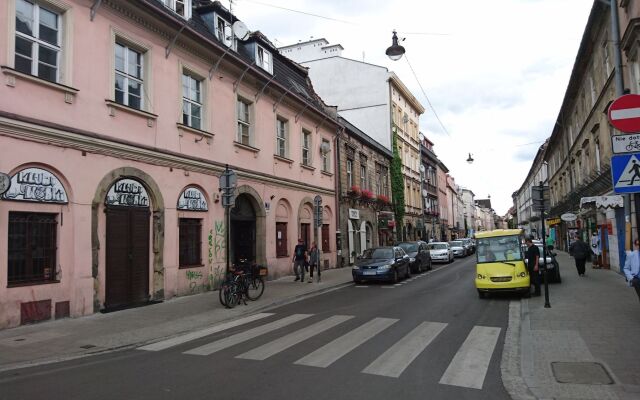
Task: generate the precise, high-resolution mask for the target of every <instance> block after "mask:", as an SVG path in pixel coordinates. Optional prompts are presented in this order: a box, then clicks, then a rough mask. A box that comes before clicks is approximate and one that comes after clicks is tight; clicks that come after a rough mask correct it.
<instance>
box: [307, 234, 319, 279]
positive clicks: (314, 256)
mask: <svg viewBox="0 0 640 400" xmlns="http://www.w3.org/2000/svg"><path fill="white" fill-rule="evenodd" d="M314 269H315V270H317V273H318V282H320V250H319V249H318V245H316V242H313V244H312V245H311V250H309V283H311V282H313V270H314Z"/></svg>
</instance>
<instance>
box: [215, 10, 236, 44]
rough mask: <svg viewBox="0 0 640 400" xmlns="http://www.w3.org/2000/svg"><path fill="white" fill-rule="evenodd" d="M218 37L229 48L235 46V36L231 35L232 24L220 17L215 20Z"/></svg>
mask: <svg viewBox="0 0 640 400" xmlns="http://www.w3.org/2000/svg"><path fill="white" fill-rule="evenodd" d="M214 21H215V29H216V37H217V38H218V40H219V41H221V42H222V43H224V44H225V45H226V46H227V47H231V45H232V44H233V34H232V33H231V24H230V23H229V21H227V20H225V19H224V18H222V17H221V16H219V15H216V18H215V20H214Z"/></svg>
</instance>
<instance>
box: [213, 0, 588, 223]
mask: <svg viewBox="0 0 640 400" xmlns="http://www.w3.org/2000/svg"><path fill="white" fill-rule="evenodd" d="M225 3H226V2H223V4H225ZM260 3H265V4H270V5H274V6H279V7H285V8H290V9H295V10H301V11H305V12H309V13H314V14H318V15H322V16H326V17H329V18H333V19H339V20H344V21H349V22H351V23H343V22H337V21H331V20H327V19H322V18H317V17H311V16H307V15H302V14H298V13H294V12H291V11H286V10H282V9H277V8H273V7H269V6H265V5H263V4H260ZM591 3H592V2H590V1H585V0H489V1H478V0H458V1H447V2H444V1H441V0H423V1H420V2H416V1H411V0H400V1H391V2H389V1H378V0H352V1H336V0H326V1H323V2H317V1H311V0H296V1H293V0H260V1H259V2H258V1H251V0H234V6H233V7H234V8H233V11H234V13H235V14H236V15H237V16H238V17H239V18H240V19H241V20H243V21H244V22H245V23H247V25H248V26H249V28H250V29H253V30H260V31H262V32H263V33H264V34H266V35H267V36H268V37H269V38H270V39H271V40H272V41H275V43H276V45H278V46H283V45H287V44H292V43H296V42H298V41H305V40H309V38H310V37H314V38H320V37H324V38H326V39H327V40H328V41H329V42H330V43H332V44H335V43H340V44H342V45H343V47H344V48H345V50H344V52H343V56H345V57H349V58H354V59H359V60H362V59H363V58H364V59H365V60H366V61H367V62H371V63H374V64H379V65H384V66H386V67H388V68H389V69H390V70H393V71H394V72H396V73H397V74H398V76H399V77H400V78H401V79H402V81H403V82H404V83H405V84H406V85H407V86H408V87H409V89H410V90H411V91H412V92H413V93H414V95H415V96H416V97H417V98H418V99H419V100H420V102H421V103H422V104H423V105H425V107H427V101H426V99H425V98H424V96H423V94H422V92H421V90H420V88H419V86H418V83H417V82H416V79H415V78H414V77H413V74H412V73H411V70H410V69H409V65H408V63H407V61H406V58H403V59H402V60H400V61H397V62H392V61H390V60H389V59H388V58H387V57H386V56H385V55H384V51H385V49H386V48H387V47H388V46H389V45H390V44H391V30H392V29H397V30H398V32H399V33H400V36H401V37H402V36H404V37H406V40H405V41H404V42H402V45H403V46H405V48H406V49H407V56H408V59H409V61H410V62H411V65H412V66H413V68H414V70H415V72H416V74H417V76H418V78H419V80H420V83H421V84H422V85H423V87H424V89H425V91H426V92H427V95H428V96H429V98H430V99H431V102H432V104H433V106H434V107H435V109H436V111H437V113H438V115H439V116H440V119H441V120H442V121H443V123H444V125H445V126H446V128H447V130H448V132H449V134H450V136H447V135H446V134H445V133H444V132H443V131H442V129H441V128H440V126H439V124H438V123H437V121H436V119H435V117H434V116H433V113H432V112H431V110H429V109H428V107H427V111H426V112H425V114H424V115H423V116H422V118H421V129H422V131H423V132H424V133H425V134H426V135H427V136H428V137H429V138H430V139H431V140H432V141H433V142H434V143H435V151H436V153H437V154H438V156H439V157H440V158H441V159H442V160H443V162H444V163H445V164H446V165H447V167H448V168H449V170H450V173H451V174H452V175H453V176H454V177H455V179H456V183H458V184H460V185H462V186H465V187H468V188H470V189H472V190H473V191H474V192H475V193H476V195H477V196H478V197H481V198H482V197H486V196H487V195H488V194H491V200H492V204H493V205H494V208H495V209H496V212H498V213H499V214H504V213H506V211H507V210H508V208H509V207H510V206H511V204H512V200H511V193H513V192H514V191H515V190H517V189H518V188H519V187H520V185H521V184H522V181H523V180H524V178H525V176H526V174H527V172H528V171H529V168H530V166H531V161H532V159H533V157H534V156H535V154H536V151H537V148H538V147H539V145H540V144H541V143H542V141H544V139H545V138H547V137H548V136H549V135H550V134H551V129H552V127H553V124H554V121H555V119H556V117H557V115H558V112H559V108H560V104H561V102H562V98H563V96H564V92H565V89H566V85H567V82H568V78H569V74H570V73H571V68H572V66H573V62H574V59H575V55H576V53H577V49H578V46H579V43H580V39H581V37H582V33H583V30H584V26H585V24H586V22H587V18H588V15H589V11H590V9H591ZM420 32H423V33H424V32H426V33H440V34H446V35H418V34H414V33H420ZM276 40H277V41H276ZM536 141H537V142H540V143H537V144H533V145H528V146H522V144H525V143H530V142H536ZM468 153H473V155H474V158H475V160H476V161H475V162H474V163H473V164H472V165H468V164H467V163H466V162H465V160H466V158H467V156H468ZM527 157H529V159H527Z"/></svg>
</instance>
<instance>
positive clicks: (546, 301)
mask: <svg viewBox="0 0 640 400" xmlns="http://www.w3.org/2000/svg"><path fill="white" fill-rule="evenodd" d="M534 187H535V186H534ZM534 187H532V188H531V189H532V191H533V188H534ZM536 192H537V193H536ZM533 193H536V194H537V195H538V197H537V198H535V197H534V200H538V201H542V207H541V208H540V220H541V221H542V279H543V280H544V308H551V303H549V281H548V279H547V238H546V235H545V226H544V225H545V220H544V211H545V207H544V204H545V197H546V196H545V193H546V194H548V193H549V187H548V186H546V187H545V186H544V182H542V181H540V186H539V187H538V190H536V191H533ZM534 246H535V245H534Z"/></svg>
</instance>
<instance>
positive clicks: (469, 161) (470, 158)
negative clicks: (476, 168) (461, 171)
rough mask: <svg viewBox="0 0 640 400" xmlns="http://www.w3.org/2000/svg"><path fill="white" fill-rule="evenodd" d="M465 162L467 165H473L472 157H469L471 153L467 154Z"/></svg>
mask: <svg viewBox="0 0 640 400" xmlns="http://www.w3.org/2000/svg"><path fill="white" fill-rule="evenodd" d="M467 162H468V163H469V164H473V157H471V153H469V158H467Z"/></svg>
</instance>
